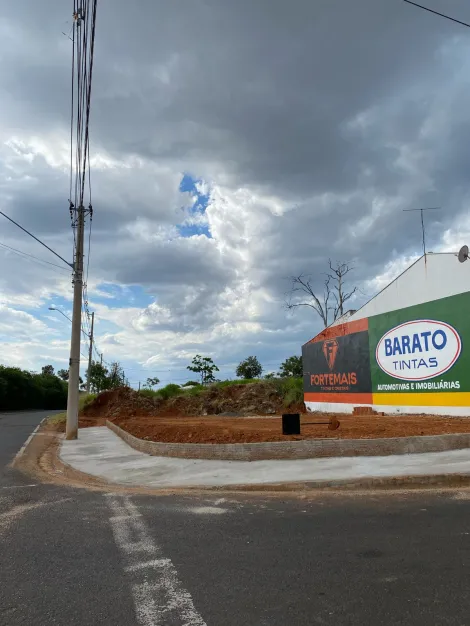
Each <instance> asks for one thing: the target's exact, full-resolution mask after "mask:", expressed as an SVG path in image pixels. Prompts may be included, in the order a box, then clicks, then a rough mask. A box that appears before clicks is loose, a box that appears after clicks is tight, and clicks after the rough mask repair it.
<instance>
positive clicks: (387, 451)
mask: <svg viewBox="0 0 470 626" xmlns="http://www.w3.org/2000/svg"><path fill="white" fill-rule="evenodd" d="M106 425H107V427H108V428H110V429H111V430H112V431H113V432H114V433H116V435H118V436H119V437H121V439H123V440H124V441H125V442H126V443H127V444H129V445H130V446H131V447H132V448H135V449H136V450H139V451H140V452H145V453H146V454H150V455H151V456H172V457H178V458H184V459H225V460H229V461H263V460H267V459H312V458H319V457H336V456H388V455H391V454H411V453H416V452H444V451H446V450H461V449H464V448H470V433H463V434H455V435H433V436H425V437H424V436H423V437H396V438H389V439H307V440H304V441H273V442H267V443H221V444H212V443H159V442H156V441H145V440H143V439H138V438H137V437H134V436H133V435H131V434H129V433H128V432H126V431H125V430H123V429H122V428H119V426H116V424H113V423H112V422H109V421H106Z"/></svg>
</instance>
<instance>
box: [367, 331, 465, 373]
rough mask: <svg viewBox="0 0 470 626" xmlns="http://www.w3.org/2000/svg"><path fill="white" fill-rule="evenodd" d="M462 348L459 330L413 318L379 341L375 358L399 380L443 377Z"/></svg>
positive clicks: (386, 370) (386, 371)
mask: <svg viewBox="0 0 470 626" xmlns="http://www.w3.org/2000/svg"><path fill="white" fill-rule="evenodd" d="M461 350H462V341H461V339H460V335H459V333H458V332H457V331H456V330H455V328H453V326H451V325H450V324H447V323H445V322H438V321H436V320H428V319H422V320H413V321H409V322H405V323H403V324H400V325H399V326H395V327H394V328H392V329H391V330H389V331H388V332H386V333H385V334H384V335H383V336H382V338H381V339H380V340H379V342H378V344H377V347H376V351H375V359H376V361H377V365H378V366H379V367H380V369H381V370H382V371H383V372H385V373H386V374H388V375H389V376H391V377H392V378H397V379H399V380H410V381H420V380H428V379H430V378H435V377H436V376H441V375H442V374H444V373H445V372H447V371H448V370H449V369H450V368H451V367H452V366H453V365H454V363H455V362H456V361H457V359H458V358H459V356H460V353H461Z"/></svg>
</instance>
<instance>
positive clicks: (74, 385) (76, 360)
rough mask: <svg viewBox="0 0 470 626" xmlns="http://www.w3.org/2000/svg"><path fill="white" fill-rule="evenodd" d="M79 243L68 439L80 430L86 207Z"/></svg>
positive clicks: (81, 213) (81, 215) (81, 217)
mask: <svg viewBox="0 0 470 626" xmlns="http://www.w3.org/2000/svg"><path fill="white" fill-rule="evenodd" d="M77 214H78V215H77V244H76V248H75V263H74V268H73V308H72V337H71V340H70V360H69V388H68V395H67V424H66V428H65V438H66V439H76V438H77V431H78V391H79V386H80V334H81V332H82V292H83V239H84V233H85V209H84V208H83V206H80V207H78V209H77Z"/></svg>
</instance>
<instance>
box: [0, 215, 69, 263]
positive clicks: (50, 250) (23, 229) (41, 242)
mask: <svg viewBox="0 0 470 626" xmlns="http://www.w3.org/2000/svg"><path fill="white" fill-rule="evenodd" d="M0 215H3V217H6V218H7V220H10V222H12V223H13V224H14V225H15V226H18V228H20V229H21V230H22V231H24V232H25V233H26V234H27V235H29V236H30V237H32V238H33V239H35V240H36V241H37V242H38V243H40V244H41V246H44V247H45V248H47V249H48V250H49V252H52V254H55V256H56V257H58V258H59V259H60V260H61V261H63V262H64V263H65V264H66V265H68V266H69V267H73V265H72V263H69V262H68V261H66V260H65V259H64V258H63V257H61V256H60V254H57V252H56V251H55V250H53V249H52V248H49V246H48V245H46V244H45V243H44V242H43V241H41V240H40V239H38V238H37V237H36V236H35V235H33V233H30V232H29V230H26V228H23V226H21V225H20V224H18V222H15V220H13V219H12V218H11V217H8V215H7V214H6V213H3V211H0Z"/></svg>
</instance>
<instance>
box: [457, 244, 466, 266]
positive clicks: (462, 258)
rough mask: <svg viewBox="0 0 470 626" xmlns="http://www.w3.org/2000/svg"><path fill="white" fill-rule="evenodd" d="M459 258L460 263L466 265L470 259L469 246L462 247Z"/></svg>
mask: <svg viewBox="0 0 470 626" xmlns="http://www.w3.org/2000/svg"><path fill="white" fill-rule="evenodd" d="M457 257H458V259H459V261H460V263H465V261H466V260H467V259H468V246H462V247H461V248H460V250H459V253H458V255H457Z"/></svg>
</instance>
